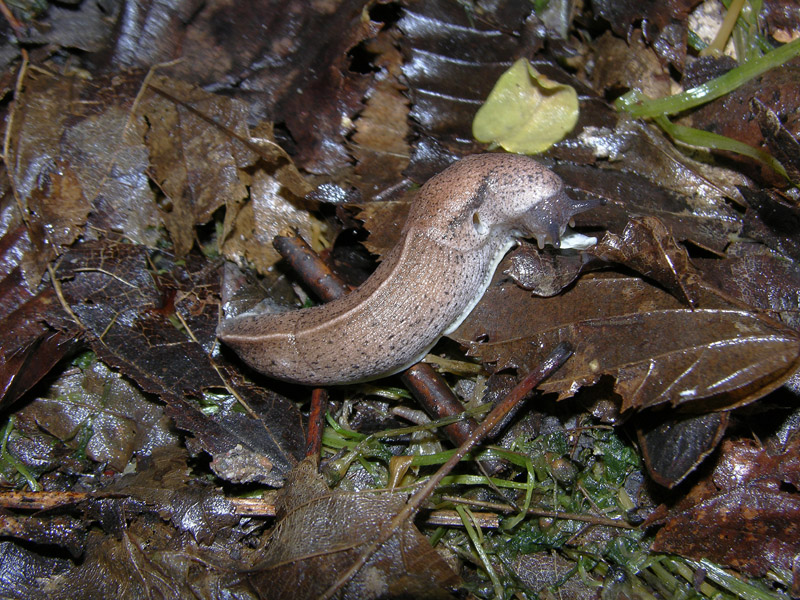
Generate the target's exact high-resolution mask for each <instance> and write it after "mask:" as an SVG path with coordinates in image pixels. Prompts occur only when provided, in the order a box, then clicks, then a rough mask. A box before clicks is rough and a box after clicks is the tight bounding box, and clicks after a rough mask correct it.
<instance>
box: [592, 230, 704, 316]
mask: <svg viewBox="0 0 800 600" xmlns="http://www.w3.org/2000/svg"><path fill="white" fill-rule="evenodd" d="M589 252H590V253H591V254H593V255H594V256H597V257H599V258H602V259H603V260H607V261H609V262H616V263H619V264H622V265H625V266H626V267H630V268H631V269H633V270H634V271H637V272H638V273H640V274H642V275H644V276H645V277H647V278H649V279H652V280H655V281H657V282H658V283H660V284H661V285H663V286H664V287H665V288H666V289H668V290H669V291H670V292H672V294H673V295H674V296H675V297H676V298H678V299H680V300H681V301H683V302H685V303H686V304H688V305H690V306H693V305H695V304H696V303H697V296H698V295H699V291H698V286H699V282H700V279H699V277H700V275H699V273H698V272H697V270H696V269H695V268H694V267H693V266H692V265H691V263H690V262H689V255H688V253H687V252H686V249H685V248H684V247H683V246H679V245H678V244H677V243H676V242H675V240H674V239H673V238H672V236H671V235H670V234H669V232H668V231H667V228H666V227H665V226H664V224H663V223H662V222H661V221H660V220H659V219H658V218H656V217H642V218H640V219H631V221H630V222H629V223H628V225H626V226H625V230H624V231H623V232H622V236H617V235H615V234H613V233H606V235H605V236H604V237H603V239H602V240H600V243H599V244H598V245H597V246H595V247H593V248H591V249H590V250H589Z"/></svg>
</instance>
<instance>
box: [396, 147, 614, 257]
mask: <svg viewBox="0 0 800 600" xmlns="http://www.w3.org/2000/svg"><path fill="white" fill-rule="evenodd" d="M598 204H599V203H598V202H594V201H586V202H578V201H575V200H573V199H572V198H570V197H569V196H567V194H566V193H565V191H564V184H563V182H562V181H561V178H560V177H559V176H558V175H556V174H555V173H553V172H552V171H550V170H549V169H547V168H546V167H544V166H542V165H540V164H539V163H538V162H536V161H535V160H533V159H532V158H529V157H527V156H521V155H517V154H476V155H472V156H468V157H466V158H463V159H462V160H460V161H458V162H456V163H454V164H453V165H451V166H450V167H448V168H447V169H445V170H444V171H443V172H442V173H440V174H439V175H437V176H436V177H433V178H432V179H430V180H429V181H428V182H427V183H426V184H425V185H424V186H423V187H422V188H421V189H420V192H419V194H418V196H417V200H416V201H415V202H414V205H413V207H412V211H411V214H410V215H409V223H425V225H426V227H428V228H430V229H432V230H436V234H437V235H439V236H441V238H442V239H443V240H445V243H450V244H451V245H454V246H463V247H467V246H476V245H478V244H480V243H483V241H485V240H488V239H491V238H495V239H496V238H497V237H500V238H507V237H509V236H518V237H535V238H536V239H537V241H538V242H539V245H540V246H543V245H544V244H545V243H550V244H552V245H554V246H556V247H558V246H559V244H560V238H561V234H562V233H563V232H564V230H565V229H566V227H567V224H568V223H569V221H570V219H572V217H573V216H575V215H576V214H578V213H580V212H583V211H585V210H588V209H590V208H592V207H594V206H597V205H598Z"/></svg>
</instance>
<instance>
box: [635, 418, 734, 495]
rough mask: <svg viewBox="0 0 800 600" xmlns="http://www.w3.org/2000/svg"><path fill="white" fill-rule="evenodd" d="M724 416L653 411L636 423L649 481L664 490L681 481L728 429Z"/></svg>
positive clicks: (711, 449)
mask: <svg viewBox="0 0 800 600" xmlns="http://www.w3.org/2000/svg"><path fill="white" fill-rule="evenodd" d="M728 415H729V413H727V412H713V413H707V414H704V415H690V416H686V415H676V414H665V413H664V411H654V412H653V413H651V414H647V415H644V418H643V419H636V435H637V438H638V440H639V447H640V448H641V451H642V458H643V459H644V464H645V466H646V467H647V472H648V473H649V474H650V477H651V478H652V479H653V481H655V482H656V483H658V484H659V485H663V486H664V487H667V488H672V487H675V486H676V485H678V484H679V483H680V482H681V481H683V480H684V479H685V478H686V476H687V475H689V473H691V472H692V471H694V469H695V468H696V467H697V466H698V465H699V464H700V463H701V462H702V461H703V460H704V459H705V458H706V457H707V456H708V455H709V454H710V453H711V452H713V451H714V450H715V449H716V447H717V445H718V444H719V442H720V440H721V439H722V436H723V434H724V433H725V429H726V427H727V426H728V418H729V417H728Z"/></svg>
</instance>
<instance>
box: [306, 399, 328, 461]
mask: <svg viewBox="0 0 800 600" xmlns="http://www.w3.org/2000/svg"><path fill="white" fill-rule="evenodd" d="M327 408H328V394H327V393H326V392H325V390H323V389H322V388H315V389H314V391H313V392H311V410H310V411H309V413H308V433H307V434H306V458H308V457H309V456H314V457H316V458H319V454H320V451H321V450H322V429H323V422H324V419H325V411H326V409H327Z"/></svg>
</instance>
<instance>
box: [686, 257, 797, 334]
mask: <svg viewBox="0 0 800 600" xmlns="http://www.w3.org/2000/svg"><path fill="white" fill-rule="evenodd" d="M727 254H728V257H727V258H726V259H725V260H719V259H711V258H706V259H696V260H695V261H694V262H695V264H697V266H698V267H699V268H700V269H701V270H702V272H703V278H704V280H706V281H707V282H709V283H710V284H711V285H713V286H715V287H716V288H718V289H720V290H722V291H723V292H724V293H726V294H728V295H729V296H730V297H732V298H735V299H737V300H739V301H741V302H743V303H744V304H746V305H747V306H752V307H753V308H757V309H763V310H767V311H770V315H771V316H772V317H773V318H776V319H780V320H781V321H782V322H783V323H785V324H786V325H787V326H788V327H791V328H792V329H794V330H795V331H800V298H798V295H797V290H798V289H800V267H799V266H798V265H797V263H796V262H794V261H789V260H786V258H785V257H784V256H782V255H780V254H778V253H776V252H773V251H771V250H769V249H767V248H765V247H763V246H757V245H755V244H751V243H739V244H732V245H731V247H730V248H729V249H728V253H727Z"/></svg>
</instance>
